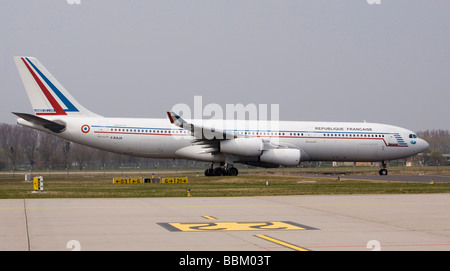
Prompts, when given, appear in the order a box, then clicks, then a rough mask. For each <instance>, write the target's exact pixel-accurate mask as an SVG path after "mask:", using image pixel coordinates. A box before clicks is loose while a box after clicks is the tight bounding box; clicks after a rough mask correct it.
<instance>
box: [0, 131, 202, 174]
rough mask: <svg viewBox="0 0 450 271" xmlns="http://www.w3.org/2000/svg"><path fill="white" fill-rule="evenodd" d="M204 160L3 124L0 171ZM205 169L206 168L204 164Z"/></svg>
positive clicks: (135, 166) (166, 164) (148, 166)
mask: <svg viewBox="0 0 450 271" xmlns="http://www.w3.org/2000/svg"><path fill="white" fill-rule="evenodd" d="M205 165H206V164H205V163H202V162H195V161H188V160H173V159H150V158H140V157H134V156H129V155H123V154H116V153H111V152H107V151H102V150H97V149H94V148H90V147H86V146H83V145H80V144H77V143H73V142H69V141H67V140H64V139H61V138H59V137H56V136H53V135H50V134H47V133H44V132H40V131H37V130H34V129H30V128H27V127H23V126H20V125H17V124H5V123H3V124H0V170H73V169H76V170H83V169H116V170H117V169H119V170H120V169H136V170H139V169H154V170H157V169H158V168H174V169H175V168H178V167H189V168H198V167H200V168H203V167H205ZM205 168H206V167H205Z"/></svg>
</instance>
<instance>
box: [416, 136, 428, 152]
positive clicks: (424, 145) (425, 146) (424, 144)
mask: <svg viewBox="0 0 450 271" xmlns="http://www.w3.org/2000/svg"><path fill="white" fill-rule="evenodd" d="M429 146H430V144H428V142H426V141H425V140H423V139H420V141H419V147H420V151H424V150H426V149H428V147H429Z"/></svg>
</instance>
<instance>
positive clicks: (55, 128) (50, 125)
mask: <svg viewBox="0 0 450 271" xmlns="http://www.w3.org/2000/svg"><path fill="white" fill-rule="evenodd" d="M12 113H13V114H14V115H16V116H18V117H19V118H22V119H24V120H26V121H28V122H31V123H33V124H36V125H40V126H42V127H44V128H46V129H48V130H50V131H52V132H54V133H61V132H62V131H63V130H64V129H65V128H66V126H65V125H63V124H60V123H57V122H54V121H51V120H47V119H44V118H41V117H38V116H35V115H31V114H27V113H16V112H12Z"/></svg>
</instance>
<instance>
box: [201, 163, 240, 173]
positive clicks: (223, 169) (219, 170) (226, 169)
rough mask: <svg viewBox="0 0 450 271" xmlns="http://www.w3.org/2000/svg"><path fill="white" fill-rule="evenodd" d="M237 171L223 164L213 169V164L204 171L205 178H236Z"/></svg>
mask: <svg viewBox="0 0 450 271" xmlns="http://www.w3.org/2000/svg"><path fill="white" fill-rule="evenodd" d="M238 174H239V171H238V169H237V168H235V167H233V165H230V164H225V165H221V166H220V167H216V168H214V163H212V164H211V167H210V168H207V169H206V170H205V176H237V175H238Z"/></svg>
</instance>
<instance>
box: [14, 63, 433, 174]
mask: <svg viewBox="0 0 450 271" xmlns="http://www.w3.org/2000/svg"><path fill="white" fill-rule="evenodd" d="M14 61H15V63H16V65H17V69H18V70H19V73H20V76H21V78H22V81H23V84H24V86H25V89H26V91H27V94H28V97H29V99H30V101H31V105H32V107H33V110H34V114H27V113H14V114H15V115H17V116H18V117H19V119H18V120H17V123H18V124H20V125H23V126H26V127H30V128H33V129H37V130H40V131H44V132H47V133H50V134H53V135H56V136H58V137H61V138H64V139H67V140H69V141H73V142H76V143H79V144H84V145H87V146H91V147H94V148H98V149H102V150H106V151H111V152H115V153H121V154H128V155H134V156H141V157H151V158H168V159H190V160H197V161H206V162H211V167H210V168H208V169H206V170H205V175H207V176H218V175H237V174H238V170H237V169H236V168H235V167H234V166H233V164H235V163H245V164H250V165H254V166H261V167H278V166H296V165H299V164H300V162H302V161H353V162H358V161H370V162H372V161H380V162H382V163H381V165H382V168H381V170H380V172H379V173H380V175H387V170H386V163H385V161H388V160H394V159H400V158H406V157H409V156H413V155H415V154H417V153H419V152H422V151H424V150H425V149H427V148H428V143H427V142H425V141H424V140H422V139H420V138H418V137H417V135H416V134H415V133H413V132H412V131H409V130H407V129H404V128H400V127H396V126H392V125H386V124H376V123H365V122H362V123H359V122H358V123H355V122H353V123H352V122H305V121H277V122H276V123H272V122H271V121H266V122H264V123H263V124H264V125H261V124H262V122H259V121H249V120H224V121H223V122H219V123H220V124H218V125H215V127H208V126H207V125H205V124H204V121H202V120H195V119H194V120H184V119H182V118H181V117H180V116H178V115H177V114H175V113H173V112H167V115H168V119H148V118H106V117H103V116H99V115H97V114H95V113H93V112H91V111H89V110H87V109H86V108H84V107H83V106H81V105H80V104H79V103H78V102H77V101H76V100H75V99H74V98H73V97H72V96H71V95H70V94H69V93H68V92H67V90H66V89H65V88H64V87H63V86H62V85H61V84H60V83H59V82H58V81H57V80H56V79H55V78H54V77H53V75H52V74H51V73H50V72H49V71H48V70H47V69H46V68H45V67H44V66H43V65H42V64H41V63H40V62H39V61H38V60H37V59H36V58H34V57H14ZM230 127H231V128H230ZM261 127H264V128H261ZM274 127H276V129H275V128H274Z"/></svg>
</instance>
